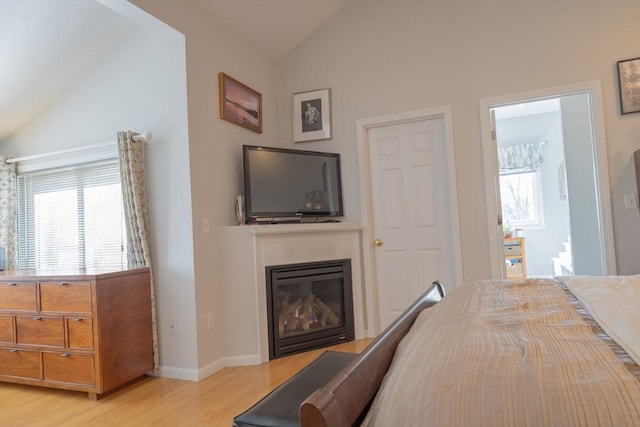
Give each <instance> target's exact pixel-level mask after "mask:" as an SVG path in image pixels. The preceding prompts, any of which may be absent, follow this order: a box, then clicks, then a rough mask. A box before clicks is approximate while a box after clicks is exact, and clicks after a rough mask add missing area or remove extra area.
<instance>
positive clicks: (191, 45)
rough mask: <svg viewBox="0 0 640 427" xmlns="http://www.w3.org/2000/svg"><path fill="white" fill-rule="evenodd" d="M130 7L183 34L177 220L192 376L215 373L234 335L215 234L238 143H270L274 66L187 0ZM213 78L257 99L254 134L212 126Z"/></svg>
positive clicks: (273, 138)
mask: <svg viewBox="0 0 640 427" xmlns="http://www.w3.org/2000/svg"><path fill="white" fill-rule="evenodd" d="M132 3H134V4H136V5H137V6H138V7H140V8H142V9H144V10H146V11H147V12H149V13H151V14H152V15H154V16H155V17H156V18H158V19H160V20H162V21H163V22H165V23H167V24H168V25H170V26H171V27H173V28H175V29H176V30H178V31H180V32H181V33H183V34H184V35H185V41H186V66H187V96H188V112H189V166H190V173H191V197H192V203H193V212H192V213H191V217H189V218H185V221H193V229H192V234H193V243H194V247H193V253H194V259H193V262H194V266H195V312H194V313H195V316H196V327H197V342H198V351H197V359H198V367H199V373H198V376H204V375H206V374H208V373H210V372H212V371H214V370H216V369H218V368H220V367H222V363H223V359H224V357H225V356H226V351H225V346H224V342H225V340H226V336H227V335H233V334H234V329H233V325H227V324H225V322H224V310H225V301H224V292H223V285H222V277H221V274H220V272H221V265H222V263H225V262H227V261H226V259H225V256H226V253H225V248H224V247H223V245H222V244H221V243H220V233H221V230H222V227H224V226H229V225H233V224H235V222H236V219H235V211H234V205H233V203H234V200H235V196H236V194H240V193H242V182H243V178H242V145H243V144H250V145H277V129H276V127H277V117H278V112H277V103H276V99H277V93H276V68H275V64H274V63H273V62H272V60H271V59H269V58H268V57H266V56H265V55H264V54H261V53H259V52H258V51H257V50H255V49H254V48H253V47H252V46H251V45H249V44H248V43H247V42H246V41H244V40H243V39H241V38H240V37H238V36H235V35H234V32H233V31H232V30H231V29H229V28H227V27H225V26H224V25H222V24H221V23H219V22H218V21H216V20H215V19H214V18H212V17H211V16H210V15H208V14H207V13H206V12H204V11H203V10H202V9H201V8H200V7H199V6H197V5H195V4H194V3H192V2H190V1H180V2H165V1H163V2H158V1H155V0H132ZM219 72H225V73H226V74H228V75H230V76H232V77H234V78H236V79H237V80H240V81H241V82H242V83H244V84H246V85H248V86H250V87H252V88H253V89H255V90H257V91H258V92H260V93H261V94H262V106H263V112H264V116H263V120H264V123H263V130H264V132H263V133H262V134H258V133H255V132H252V131H249V130H247V129H245V128H242V127H240V126H236V125H234V124H232V123H230V122H227V121H224V120H220V118H219V117H220V115H219V110H218V73H219ZM183 191H188V190H187V189H186V188H185V189H184V190H183ZM204 218H207V219H208V220H209V224H210V231H209V232H204V231H203V227H202V224H203V219H204ZM208 313H213V316H214V328H212V329H207V322H206V317H207V314H208ZM186 314H187V313H183V315H186ZM165 321H166V319H165ZM236 339H237V337H236Z"/></svg>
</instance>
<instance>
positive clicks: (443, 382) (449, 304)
mask: <svg viewBox="0 0 640 427" xmlns="http://www.w3.org/2000/svg"><path fill="white" fill-rule="evenodd" d="M437 285H438V284H437V283H435V284H434V287H433V288H431V289H430V290H428V291H427V292H426V293H425V295H426V296H427V297H428V296H429V295H431V296H432V295H434V289H436V290H437ZM425 295H423V297H422V298H421V299H422V300H424V299H425ZM427 299H429V298H427ZM427 306H428V308H424V305H422V306H421V305H420V304H414V306H412V307H411V308H410V309H409V310H407V312H405V313H404V314H403V315H402V316H401V317H400V318H399V319H398V321H396V322H395V323H394V324H393V325H391V326H390V328H388V329H387V330H386V331H385V332H384V333H383V334H381V336H380V337H379V338H378V339H376V341H374V342H373V343H372V344H371V345H370V346H369V347H368V348H367V349H366V350H365V351H364V352H363V353H362V354H361V355H360V356H358V357H357V358H356V359H354V360H353V361H352V362H351V363H350V364H349V365H348V366H346V367H345V368H344V369H343V370H342V371H341V372H340V373H339V374H338V375H336V376H335V377H333V379H332V380H331V381H330V382H329V383H328V384H327V385H326V386H324V387H321V388H320V389H318V390H316V391H315V392H314V393H313V394H311V395H310V396H309V397H308V398H307V399H306V400H305V401H304V402H303V403H302V405H301V406H300V413H299V415H300V424H301V425H302V426H303V427H316V426H330V427H340V426H351V425H363V426H385V427H387V426H403V427H407V426H416V427H417V426H420V427H424V426H446V427H454V426H534V427H537V426H554V427H556V426H615V427H621V426H640V366H639V365H640V275H637V276H608V277H558V278H555V279H529V280H524V281H480V282H473V283H469V284H466V285H464V286H460V287H458V288H456V289H455V290H454V291H452V292H451V293H450V294H449V295H447V296H446V297H444V298H442V301H440V302H437V303H436V304H428V305H427ZM398 331H399V332H398Z"/></svg>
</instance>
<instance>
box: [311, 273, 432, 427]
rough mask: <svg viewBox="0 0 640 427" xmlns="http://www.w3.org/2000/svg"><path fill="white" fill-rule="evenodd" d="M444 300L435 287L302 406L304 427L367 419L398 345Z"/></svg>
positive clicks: (348, 422)
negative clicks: (422, 315)
mask: <svg viewBox="0 0 640 427" xmlns="http://www.w3.org/2000/svg"><path fill="white" fill-rule="evenodd" d="M442 297H444V288H443V287H442V285H441V284H440V283H439V282H438V281H435V282H433V284H432V286H431V287H430V288H429V289H428V290H427V291H426V292H425V293H424V294H423V295H422V296H421V297H420V298H419V299H418V300H417V301H415V302H414V303H413V304H412V305H411V306H410V307H409V308H407V310H405V311H404V313H402V314H401V315H400V317H398V318H397V319H396V320H395V321H394V322H393V323H392V324H391V325H389V327H387V329H385V330H384V332H382V334H380V335H379V336H378V338H376V339H375V341H373V342H372V343H371V344H369V346H367V348H365V350H364V351H363V352H362V353H361V354H360V355H359V356H357V357H356V358H355V359H354V360H353V361H352V362H351V363H349V364H348V365H347V366H346V367H345V368H344V369H343V370H342V371H340V373H339V374H338V375H336V376H335V377H334V378H333V379H332V380H331V381H330V382H329V383H328V384H327V385H326V386H324V387H322V388H320V389H318V390H316V391H315V392H314V393H313V394H311V396H309V397H308V398H307V399H306V400H304V401H303V402H302V405H301V406H300V425H301V426H302V427H327V426H331V427H342V426H345V427H346V426H353V425H355V424H358V423H360V422H361V421H362V419H363V418H364V415H365V414H366V412H367V410H368V408H369V406H370V404H371V402H372V400H373V398H374V397H375V395H376V393H377V391H378V388H379V387H380V384H381V383H382V379H383V378H384V376H385V374H386V372H387V370H388V369H389V366H390V365H391V359H392V358H393V355H394V353H395V350H396V347H397V346H398V343H400V341H401V340H402V338H403V337H404V336H405V335H406V333H407V332H408V331H409V329H410V328H411V326H412V325H413V322H414V321H415V320H416V318H417V317H418V315H419V314H420V313H421V312H422V310H424V309H425V308H428V307H431V306H432V305H434V304H436V303H437V302H438V301H440V300H441V299H442Z"/></svg>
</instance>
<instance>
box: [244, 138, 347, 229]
mask: <svg viewBox="0 0 640 427" xmlns="http://www.w3.org/2000/svg"><path fill="white" fill-rule="evenodd" d="M243 159H244V191H245V207H246V215H247V218H248V219H249V220H252V219H253V220H259V219H261V218H267V219H273V218H279V217H285V218H290V217H304V216H311V217H319V216H342V214H343V212H342V189H341V182H340V155H339V154H336V153H321V152H316V151H303V150H290V149H284V148H273V147H256V146H251V145H245V146H243Z"/></svg>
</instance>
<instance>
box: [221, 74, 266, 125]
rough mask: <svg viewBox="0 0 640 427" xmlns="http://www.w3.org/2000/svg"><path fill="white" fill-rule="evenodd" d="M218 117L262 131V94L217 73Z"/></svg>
mask: <svg viewBox="0 0 640 427" xmlns="http://www.w3.org/2000/svg"><path fill="white" fill-rule="evenodd" d="M218 82H219V85H220V118H221V119H223V120H227V121H229V122H231V123H235V124H237V125H238V126H242V127H243V128H247V129H249V130H252V131H254V132H257V133H262V95H261V94H260V93H259V92H257V91H255V90H253V89H251V88H250V87H249V86H247V85H245V84H242V83H240V82H239V81H238V80H236V79H234V78H233V77H230V76H228V75H226V74H225V73H220V74H218Z"/></svg>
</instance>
